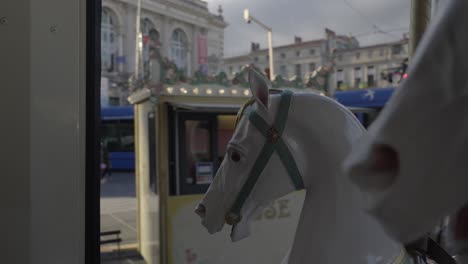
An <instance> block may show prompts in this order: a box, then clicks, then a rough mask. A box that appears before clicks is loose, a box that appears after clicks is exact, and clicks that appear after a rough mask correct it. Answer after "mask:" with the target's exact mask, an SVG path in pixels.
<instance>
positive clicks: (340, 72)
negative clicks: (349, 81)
mask: <svg viewBox="0 0 468 264" xmlns="http://www.w3.org/2000/svg"><path fill="white" fill-rule="evenodd" d="M343 81H344V76H343V69H338V70H337V71H336V88H337V89H338V90H341V86H342V85H343Z"/></svg>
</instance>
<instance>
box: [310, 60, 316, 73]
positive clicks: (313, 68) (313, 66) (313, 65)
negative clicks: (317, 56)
mask: <svg viewBox="0 0 468 264" xmlns="http://www.w3.org/2000/svg"><path fill="white" fill-rule="evenodd" d="M314 70H315V63H313V62H311V63H309V72H313V71H314Z"/></svg>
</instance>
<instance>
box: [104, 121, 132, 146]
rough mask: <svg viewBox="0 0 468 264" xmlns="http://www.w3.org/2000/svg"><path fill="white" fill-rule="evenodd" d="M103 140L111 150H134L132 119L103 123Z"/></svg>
mask: <svg viewBox="0 0 468 264" xmlns="http://www.w3.org/2000/svg"><path fill="white" fill-rule="evenodd" d="M101 131H102V141H103V143H104V144H105V146H106V147H107V149H108V151H109V152H133V151H134V149H135V137H134V125H133V121H132V120H117V121H105V122H103V124H102V130H101Z"/></svg>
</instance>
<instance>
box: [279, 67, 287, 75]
mask: <svg viewBox="0 0 468 264" xmlns="http://www.w3.org/2000/svg"><path fill="white" fill-rule="evenodd" d="M280 75H281V76H282V77H285V78H286V77H287V76H288V69H287V67H286V65H281V66H280Z"/></svg>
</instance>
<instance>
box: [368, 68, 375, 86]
mask: <svg viewBox="0 0 468 264" xmlns="http://www.w3.org/2000/svg"><path fill="white" fill-rule="evenodd" d="M374 76H375V69H374V66H368V67H367V86H369V87H374V86H375V77H374Z"/></svg>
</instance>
